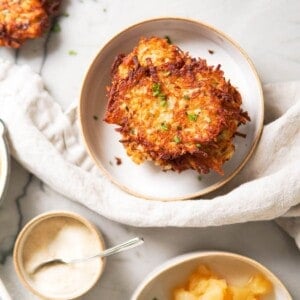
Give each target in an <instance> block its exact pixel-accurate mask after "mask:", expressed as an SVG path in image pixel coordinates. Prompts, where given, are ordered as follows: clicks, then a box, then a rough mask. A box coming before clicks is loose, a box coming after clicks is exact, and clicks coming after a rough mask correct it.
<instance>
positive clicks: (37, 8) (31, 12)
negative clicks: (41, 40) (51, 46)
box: [0, 0, 61, 48]
mask: <svg viewBox="0 0 300 300" xmlns="http://www.w3.org/2000/svg"><path fill="white" fill-rule="evenodd" d="M60 2H61V0H1V1H0V46H7V47H12V48H19V47H20V46H21V45H22V44H23V43H24V42H25V41H26V40H27V39H34V38H36V37H39V36H41V35H42V34H43V33H44V31H45V30H46V29H48V28H49V26H50V18H51V17H52V16H53V15H55V14H56V13H57V11H58V8H59V5H60Z"/></svg>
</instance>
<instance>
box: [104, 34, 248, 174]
mask: <svg viewBox="0 0 300 300" xmlns="http://www.w3.org/2000/svg"><path fill="white" fill-rule="evenodd" d="M108 98H109V102H108V107H107V111H106V114H105V118H104V120H105V121H106V122H107V123H110V124H117V125H119V128H118V129H117V131H119V132H120V133H121V135H122V139H121V140H120V142H121V143H123V145H124V147H125V148H126V151H127V154H128V155H129V156H130V157H131V158H132V160H133V161H134V162H136V163H138V164H140V163H142V162H144V161H145V160H150V161H153V162H154V163H155V164H156V165H159V166H160V167H161V168H162V169H163V170H174V171H179V172H180V171H183V170H186V169H194V170H196V171H197V172H199V173H208V172H209V171H210V170H211V169H212V170H214V171H216V172H217V173H219V174H223V170H222V165H223V164H224V162H225V161H227V160H229V159H230V158H231V157H232V155H233V153H234V144H233V138H234V135H235V134H236V132H237V128H238V126H239V125H241V124H245V123H246V122H247V121H249V120H250V118H249V117H248V114H247V113H246V112H244V111H243V110H242V109H241V104H242V99H241V95H240V93H239V92H238V91H237V90H236V89H235V88H234V87H233V86H232V85H231V84H230V82H229V81H226V80H225V78H224V73H223V71H222V70H221V69H220V65H218V66H216V67H214V66H208V65H207V63H206V60H203V59H200V58H199V59H196V58H192V57H191V56H190V55H189V54H188V53H184V52H183V51H182V50H181V49H179V48H178V47H177V46H175V45H172V44H170V43H168V41H167V39H165V38H158V37H152V38H141V39H140V41H139V43H138V45H137V47H136V48H134V49H133V51H132V52H131V53H129V54H128V55H123V54H121V55H119V56H118V57H117V58H116V60H115V62H114V64H113V67H112V83H111V86H110V87H108Z"/></svg>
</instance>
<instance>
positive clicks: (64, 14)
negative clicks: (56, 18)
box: [62, 12, 70, 18]
mask: <svg viewBox="0 0 300 300" xmlns="http://www.w3.org/2000/svg"><path fill="white" fill-rule="evenodd" d="M62 16H63V17H65V18H67V17H69V16H70V15H69V14H68V13H67V12H64V13H62Z"/></svg>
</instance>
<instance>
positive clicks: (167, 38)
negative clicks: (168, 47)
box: [165, 35, 172, 44]
mask: <svg viewBox="0 0 300 300" xmlns="http://www.w3.org/2000/svg"><path fill="white" fill-rule="evenodd" d="M165 39H166V40H167V42H168V44H172V41H171V39H170V37H169V36H168V35H166V36H165Z"/></svg>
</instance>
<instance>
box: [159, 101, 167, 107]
mask: <svg viewBox="0 0 300 300" xmlns="http://www.w3.org/2000/svg"><path fill="white" fill-rule="evenodd" d="M159 105H160V106H161V107H167V106H168V101H167V100H161V101H160V102H159Z"/></svg>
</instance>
